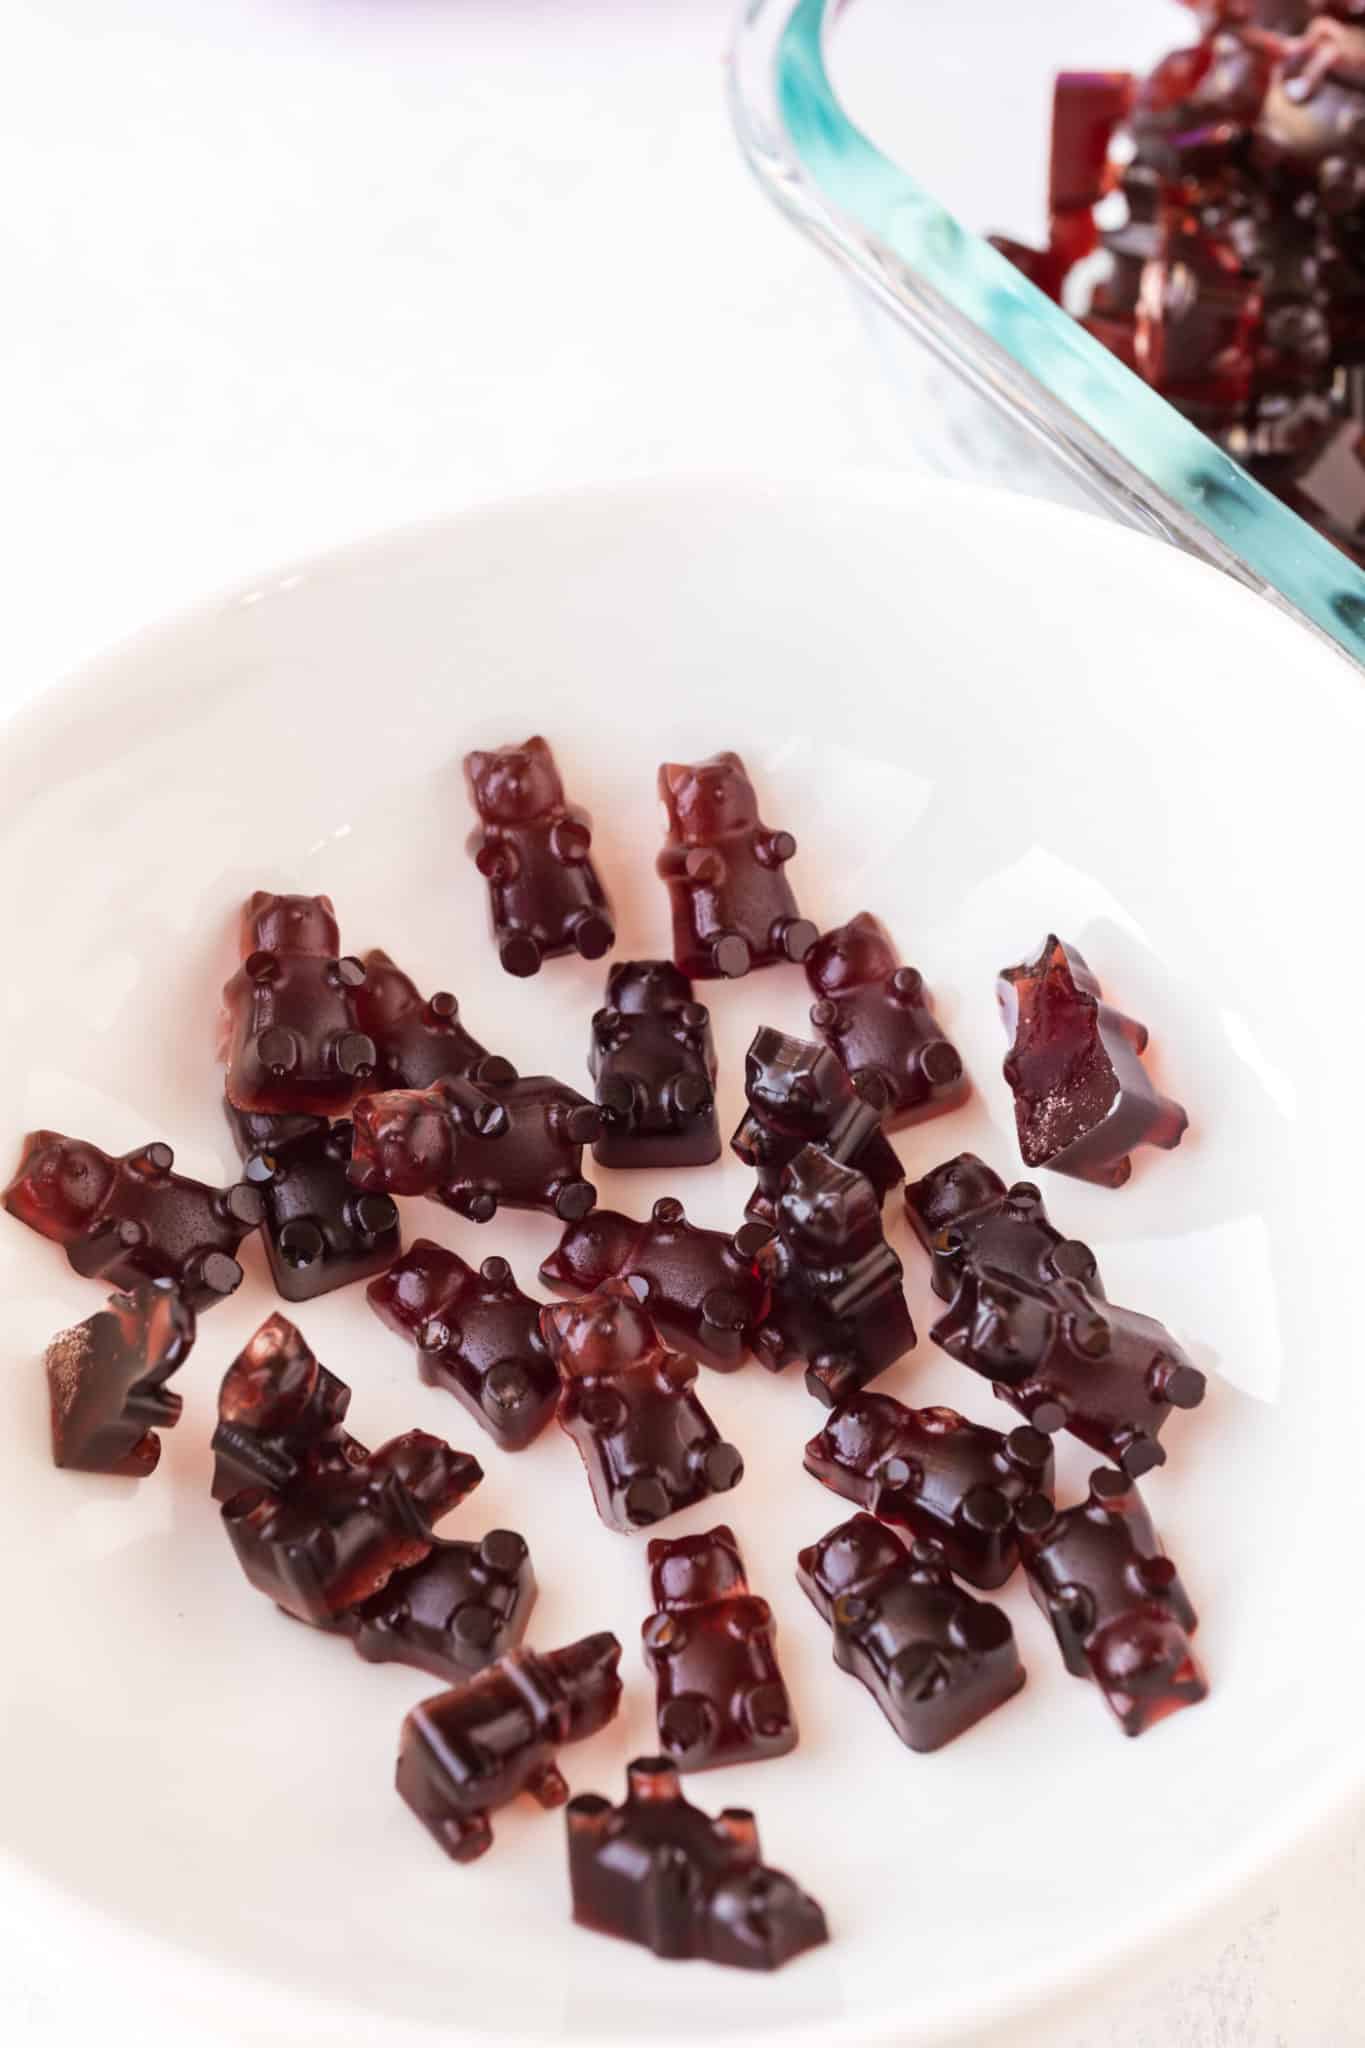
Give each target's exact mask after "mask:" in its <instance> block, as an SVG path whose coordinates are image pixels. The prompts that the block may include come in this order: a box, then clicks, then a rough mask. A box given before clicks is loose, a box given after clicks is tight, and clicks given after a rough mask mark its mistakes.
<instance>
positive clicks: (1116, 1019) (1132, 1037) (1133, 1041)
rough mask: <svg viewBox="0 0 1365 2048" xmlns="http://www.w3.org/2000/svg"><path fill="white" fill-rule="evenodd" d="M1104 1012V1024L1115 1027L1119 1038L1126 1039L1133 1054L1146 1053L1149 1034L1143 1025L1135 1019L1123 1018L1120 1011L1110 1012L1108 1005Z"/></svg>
mask: <svg viewBox="0 0 1365 2048" xmlns="http://www.w3.org/2000/svg"><path fill="white" fill-rule="evenodd" d="M1104 1011H1105V1022H1106V1024H1115V1025H1117V1027H1118V1030H1119V1033H1120V1036H1121V1037H1123V1038H1126V1039H1127V1041H1128V1043H1129V1045H1131V1046H1132V1048H1133V1051H1134V1052H1146V1050H1147V1041H1148V1039H1149V1038H1150V1037H1151V1033H1150V1032H1149V1031H1148V1029H1147V1026H1146V1025H1145V1024H1139V1022H1138V1020H1137V1018H1136V1017H1125V1016H1124V1014H1123V1012H1122V1010H1111V1009H1110V1007H1109V1005H1108V1003H1106V1004H1105V1005H1104Z"/></svg>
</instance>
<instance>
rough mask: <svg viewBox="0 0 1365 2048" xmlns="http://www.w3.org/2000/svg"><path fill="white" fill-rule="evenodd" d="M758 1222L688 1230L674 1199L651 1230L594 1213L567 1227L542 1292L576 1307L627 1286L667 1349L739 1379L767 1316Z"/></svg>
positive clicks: (658, 1206) (763, 1235) (665, 1200)
mask: <svg viewBox="0 0 1365 2048" xmlns="http://www.w3.org/2000/svg"><path fill="white" fill-rule="evenodd" d="M767 1237H768V1232H767V1230H766V1229H765V1228H764V1226H763V1225H762V1224H761V1223H746V1224H745V1225H744V1227H743V1229H742V1230H739V1231H738V1232H736V1233H735V1234H734V1235H733V1236H729V1235H727V1234H726V1232H725V1231H723V1230H701V1229H699V1228H698V1227H697V1225H696V1224H694V1223H689V1222H688V1220H687V1217H686V1215H685V1214H684V1213H683V1205H682V1203H681V1202H679V1201H678V1200H677V1199H676V1198H675V1197H674V1196H672V1195H664V1196H661V1198H660V1199H659V1200H658V1201H657V1202H656V1203H655V1204H654V1209H653V1213H652V1215H651V1217H650V1220H649V1222H648V1223H636V1222H635V1221H634V1219H633V1218H632V1217H630V1216H622V1215H620V1214H619V1213H618V1211H616V1210H615V1209H594V1210H593V1212H592V1214H591V1215H590V1216H585V1217H584V1218H583V1219H582V1220H581V1221H580V1222H578V1223H570V1224H569V1226H568V1227H567V1229H566V1230H565V1232H564V1235H563V1237H562V1238H561V1239H560V1241H559V1244H558V1245H557V1246H556V1248H555V1250H554V1251H552V1252H551V1253H550V1256H549V1257H548V1258H547V1259H546V1260H545V1262H544V1264H543V1265H542V1266H541V1269H540V1277H541V1280H542V1281H543V1283H544V1285H545V1286H546V1287H548V1288H550V1289H551V1291H552V1292H553V1293H555V1294H564V1295H568V1296H569V1297H570V1298H571V1299H572V1298H575V1297H577V1296H580V1295H584V1294H596V1293H597V1291H598V1289H599V1288H602V1287H605V1286H606V1284H607V1282H608V1281H609V1280H623V1281H624V1282H625V1283H626V1285H627V1286H628V1287H629V1289H630V1291H631V1293H632V1294H633V1295H634V1296H635V1299H636V1300H637V1301H638V1302H639V1303H640V1304H641V1306H642V1307H643V1308H645V1309H647V1310H648V1312H649V1315H650V1318H651V1320H652V1321H653V1323H654V1326H655V1328H656V1329H657V1330H658V1332H659V1335H660V1336H661V1337H662V1338H663V1339H664V1341H665V1343H668V1344H671V1345H673V1346H675V1347H676V1349H678V1350H680V1351H686V1352H688V1353H689V1354H692V1355H694V1356H696V1357H698V1358H701V1359H704V1360H705V1362H706V1363H707V1365H711V1366H714V1367H715V1369H716V1371H717V1372H734V1371H735V1369H736V1367H738V1366H740V1365H742V1364H743V1363H744V1360H745V1359H746V1357H747V1356H748V1354H749V1351H750V1348H751V1346H752V1344H753V1341H754V1332H755V1331H756V1330H757V1328H758V1326H759V1324H760V1323H761V1322H762V1321H763V1318H764V1316H765V1315H766V1314H767V1312H768V1289H767V1285H766V1283H765V1282H764V1280H763V1279H762V1278H761V1277H760V1275H759V1271H758V1262H757V1252H758V1247H759V1246H760V1245H761V1244H764V1243H766V1242H767Z"/></svg>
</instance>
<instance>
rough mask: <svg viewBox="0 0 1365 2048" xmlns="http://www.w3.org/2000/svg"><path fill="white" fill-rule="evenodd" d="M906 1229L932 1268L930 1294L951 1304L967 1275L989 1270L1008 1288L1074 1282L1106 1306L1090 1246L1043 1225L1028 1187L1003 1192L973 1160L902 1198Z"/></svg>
mask: <svg viewBox="0 0 1365 2048" xmlns="http://www.w3.org/2000/svg"><path fill="white" fill-rule="evenodd" d="M905 1209H906V1214H907V1215H908V1217H909V1218H910V1227H911V1229H912V1230H913V1231H914V1233H915V1235H916V1237H917V1238H918V1239H919V1241H920V1243H921V1244H922V1245H923V1246H924V1249H925V1250H926V1251H927V1252H928V1254H929V1256H930V1258H931V1260H932V1261H933V1272H932V1274H931V1281H932V1285H933V1289H934V1292H935V1294H937V1295H939V1296H941V1298H942V1299H943V1300H944V1301H951V1300H952V1298H953V1296H954V1295H955V1294H956V1293H957V1290H958V1287H959V1285H960V1284H961V1281H962V1277H963V1275H964V1274H965V1273H967V1272H969V1271H972V1270H976V1271H980V1270H981V1268H982V1267H984V1266H991V1267H993V1268H994V1269H995V1271H996V1272H998V1273H1004V1274H1008V1276H1009V1277H1010V1278H1011V1279H1012V1280H1022V1281H1024V1282H1034V1283H1037V1284H1038V1285H1040V1286H1045V1287H1047V1286H1051V1285H1052V1283H1053V1282H1054V1281H1056V1280H1079V1281H1080V1282H1081V1283H1082V1284H1083V1285H1084V1286H1085V1287H1086V1288H1087V1289H1088V1291H1089V1292H1090V1293H1091V1294H1093V1295H1095V1296H1096V1298H1097V1299H1099V1300H1101V1301H1102V1300H1103V1299H1104V1287H1103V1284H1102V1282H1101V1280H1100V1273H1099V1266H1098V1264H1097V1262H1096V1259H1095V1254H1094V1253H1093V1252H1092V1251H1091V1249H1090V1247H1089V1245H1087V1244H1082V1243H1081V1241H1080V1239H1079V1238H1074V1237H1073V1238H1066V1237H1063V1236H1062V1233H1061V1231H1060V1230H1058V1229H1056V1228H1055V1226H1054V1225H1053V1224H1052V1223H1051V1222H1050V1221H1049V1220H1048V1214H1047V1210H1046V1208H1045V1207H1044V1205H1043V1198H1042V1195H1041V1194H1040V1193H1039V1191H1038V1189H1037V1188H1036V1187H1035V1186H1034V1184H1033V1182H1032V1181H1027V1180H1021V1181H1016V1182H1015V1184H1014V1186H1013V1187H1010V1188H1007V1187H1006V1186H1005V1183H1004V1182H1003V1181H1002V1180H1001V1178H1000V1176H999V1174H997V1173H993V1172H992V1171H991V1169H990V1167H989V1166H987V1165H986V1163H985V1161H984V1160H981V1159H978V1158H977V1156H976V1154H975V1153H974V1152H959V1153H958V1155H957V1157H956V1159H948V1160H945V1161H944V1163H943V1165H942V1166H936V1167H935V1168H934V1170H933V1172H932V1173H926V1174H925V1176H924V1178H923V1179H922V1180H917V1181H913V1182H911V1184H910V1185H909V1186H908V1187H907V1188H906V1190H905Z"/></svg>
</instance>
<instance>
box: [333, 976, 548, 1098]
mask: <svg viewBox="0 0 1365 2048" xmlns="http://www.w3.org/2000/svg"><path fill="white" fill-rule="evenodd" d="M363 965H364V968H365V979H364V981H363V983H362V984H361V986H360V987H359V988H358V989H357V990H356V1012H357V1014H358V1016H359V1018H360V1023H361V1028H362V1030H364V1031H366V1032H368V1033H369V1035H370V1037H371V1038H372V1039H373V1040H374V1042H375V1045H376V1047H377V1048H378V1053H379V1059H378V1064H377V1066H376V1067H375V1090H374V1092H375V1093H378V1092H379V1090H380V1089H388V1088H430V1086H431V1084H432V1082H433V1081H447V1080H452V1079H454V1080H462V1081H473V1082H474V1083H475V1085H476V1086H478V1085H480V1084H482V1083H483V1082H485V1081H515V1080H516V1078H517V1072H516V1068H515V1067H514V1066H513V1065H512V1064H511V1062H510V1061H508V1060H505V1059H503V1058H502V1056H501V1054H499V1053H491V1052H488V1051H487V1050H486V1049H485V1048H484V1047H483V1046H481V1045H480V1044H479V1041H478V1039H477V1038H473V1037H471V1036H470V1034H469V1032H468V1031H466V1030H465V1028H464V1025H463V1024H462V1023H461V1022H460V1006H459V1004H458V1003H457V1002H456V1000H455V998H454V996H453V995H451V994H450V992H449V990H448V989H440V990H438V991H437V993H436V994H435V995H434V996H432V998H431V1000H430V1001H429V1002H427V1001H424V1000H423V998H422V996H421V995H419V993H418V990H417V984H416V982H414V981H410V980H409V979H408V977H407V975H406V974H404V972H403V970H402V968H401V967H397V966H395V964H394V962H393V961H392V960H391V959H390V958H389V956H388V954H387V953H385V952H383V951H382V950H381V949H380V948H379V947H378V946H376V947H375V948H374V949H373V951H371V952H369V953H367V954H366V955H365V958H364V962H363Z"/></svg>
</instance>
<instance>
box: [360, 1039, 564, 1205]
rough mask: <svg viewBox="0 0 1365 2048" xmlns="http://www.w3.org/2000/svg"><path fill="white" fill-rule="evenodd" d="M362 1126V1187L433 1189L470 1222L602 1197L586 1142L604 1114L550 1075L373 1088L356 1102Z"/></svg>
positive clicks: (396, 1190) (409, 1190)
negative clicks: (588, 1174) (586, 1164)
mask: <svg viewBox="0 0 1365 2048" xmlns="http://www.w3.org/2000/svg"><path fill="white" fill-rule="evenodd" d="M355 1128H356V1143H355V1150H354V1153H353V1155H352V1160H351V1178H352V1180H353V1181H355V1182H356V1184H357V1185H358V1186H359V1187H364V1188H384V1189H387V1190H388V1191H389V1192H390V1193H392V1194H400V1195H433V1196H434V1197H435V1198H436V1200H437V1201H439V1202H442V1203H444V1205H445V1206H446V1208H448V1209H454V1210H455V1212H456V1214H457V1215H460V1216H464V1217H467V1218H468V1219H469V1221H470V1222H472V1223H487V1222H489V1221H490V1220H491V1219H492V1218H493V1217H494V1216H495V1215H496V1214H497V1212H498V1210H499V1209H500V1208H503V1209H548V1210H549V1211H550V1213H551V1215H554V1216H558V1217H560V1218H561V1219H564V1218H568V1217H571V1216H586V1215H587V1213H588V1211H589V1209H591V1207H592V1205H593V1203H594V1202H595V1201H596V1200H597V1190H596V1189H595V1188H594V1187H593V1185H592V1183H591V1181H588V1180H585V1179H584V1178H583V1147H584V1146H585V1145H587V1144H590V1143H591V1142H592V1140H593V1139H594V1138H595V1137H596V1136H597V1135H598V1133H599V1131H600V1130H601V1128H602V1118H601V1112H600V1111H599V1110H598V1109H597V1107H596V1105H595V1104H593V1103H591V1102H589V1101H587V1100H586V1098H585V1097H584V1096H582V1095H579V1094H578V1093H577V1092H576V1091H575V1090H574V1089H572V1088H566V1087H565V1086H564V1084H563V1082H562V1081H555V1080H552V1079H551V1077H550V1076H549V1075H548V1074H532V1075H529V1076H527V1077H526V1078H525V1079H522V1080H518V1081H507V1082H503V1083H498V1084H495V1085H493V1086H492V1087H487V1088H482V1089H475V1088H473V1087H472V1085H471V1084H470V1083H469V1082H465V1081H437V1082H436V1083H435V1084H434V1085H433V1086H432V1087H430V1088H427V1089H400V1090H396V1091H395V1092H393V1093H392V1094H388V1095H370V1096H367V1097H366V1098H365V1100H364V1101H363V1102H359V1103H357V1104H356V1112H355Z"/></svg>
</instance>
